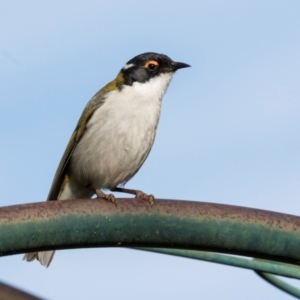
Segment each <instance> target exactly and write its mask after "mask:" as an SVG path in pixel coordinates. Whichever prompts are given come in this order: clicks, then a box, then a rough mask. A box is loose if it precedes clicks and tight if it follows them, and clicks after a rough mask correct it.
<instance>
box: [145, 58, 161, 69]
mask: <svg viewBox="0 0 300 300" xmlns="http://www.w3.org/2000/svg"><path fill="white" fill-rule="evenodd" d="M158 65H159V64H158V62H157V61H155V60H150V61H148V62H147V63H145V65H144V68H145V69H148V70H149V71H154V70H156V69H157V67H158Z"/></svg>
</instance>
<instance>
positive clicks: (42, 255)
mask: <svg viewBox="0 0 300 300" xmlns="http://www.w3.org/2000/svg"><path fill="white" fill-rule="evenodd" d="M54 253H55V251H43V252H31V253H26V254H25V255H24V257H23V260H26V261H33V260H35V259H37V260H38V261H39V262H40V263H41V264H42V265H43V266H45V267H46V268H48V267H49V265H50V263H51V261H52V259H53V256H54Z"/></svg>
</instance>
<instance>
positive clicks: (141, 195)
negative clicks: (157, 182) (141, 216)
mask: <svg viewBox="0 0 300 300" xmlns="http://www.w3.org/2000/svg"><path fill="white" fill-rule="evenodd" d="M135 198H140V199H143V200H145V201H147V202H149V203H150V206H153V204H154V201H155V198H154V196H153V195H147V194H145V193H144V192H142V191H136V195H135Z"/></svg>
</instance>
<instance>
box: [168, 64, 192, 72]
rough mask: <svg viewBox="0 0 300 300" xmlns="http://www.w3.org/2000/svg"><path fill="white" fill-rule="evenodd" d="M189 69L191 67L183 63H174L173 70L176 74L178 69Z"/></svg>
mask: <svg viewBox="0 0 300 300" xmlns="http://www.w3.org/2000/svg"><path fill="white" fill-rule="evenodd" d="M188 67H190V65H188V64H185V63H182V62H173V63H172V69H173V71H174V72H175V71H176V70H178V69H182V68H188Z"/></svg>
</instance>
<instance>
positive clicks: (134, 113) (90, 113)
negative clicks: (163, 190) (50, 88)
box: [24, 52, 189, 267]
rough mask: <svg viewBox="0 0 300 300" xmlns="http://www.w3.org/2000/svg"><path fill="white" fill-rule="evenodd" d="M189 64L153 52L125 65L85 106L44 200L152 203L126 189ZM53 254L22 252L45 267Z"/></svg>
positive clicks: (147, 198) (151, 197) (145, 154)
mask: <svg viewBox="0 0 300 300" xmlns="http://www.w3.org/2000/svg"><path fill="white" fill-rule="evenodd" d="M186 67H189V65H188V64H185V63H181V62H174V61H173V60H172V59H170V58H169V57H168V56H166V55H163V54H158V53H153V52H148V53H144V54H141V55H138V56H136V57H134V58H133V59H131V60H130V61H128V62H127V64H126V65H125V66H124V67H123V68H122V69H121V71H120V72H119V74H118V75H117V77H116V78H115V80H113V81H111V82H110V83H108V84H107V85H106V86H104V87H103V88H102V89H101V90H100V91H98V92H97V93H96V94H95V95H94V96H93V97H92V99H91V100H90V101H89V102H88V103H87V105H86V107H85V109H84V110H83V113H82V115H81V117H80V119H79V121H78V123H77V126H76V128H75V130H74V132H73V134H72V136H71V138H70V141H69V143H68V145H67V148H66V150H65V152H64V154H63V157H62V159H61V161H60V163H59V165H58V168H57V171H56V173H55V176H54V179H53V182H52V186H51V189H50V192H49V195H48V198H47V200H48V201H49V200H64V199H80V198H91V197H92V196H93V195H94V194H96V196H97V198H102V199H105V200H107V201H110V202H113V203H115V204H116V200H115V197H114V195H113V194H104V193H103V192H102V191H101V189H108V190H110V191H113V192H124V193H130V194H134V195H135V196H136V197H138V198H141V199H144V200H146V201H149V202H150V204H151V205H152V204H153V202H154V197H153V195H147V194H145V193H143V192H142V191H139V190H131V189H125V188H124V184H125V183H126V182H127V181H128V180H129V179H130V178H132V177H133V176H134V175H135V174H136V173H137V171H138V170H139V169H140V167H141V166H142V164H143V163H144V161H145V159H146V158H147V156H148V154H149V152H150V150H151V148H152V145H153V142H154V138H155V134H156V128H157V124H158V121H159V117H160V109H161V100H162V97H163V95H164V94H165V92H166V90H167V87H168V85H169V83H170V81H171V78H172V75H173V74H174V72H175V71H176V70H178V69H181V68H186ZM53 255H54V251H43V252H35V253H26V254H25V256H24V259H25V260H27V261H32V260H34V259H37V260H39V261H40V263H41V264H42V265H44V266H46V267H48V266H49V264H50V262H51V260H52V258H53Z"/></svg>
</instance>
